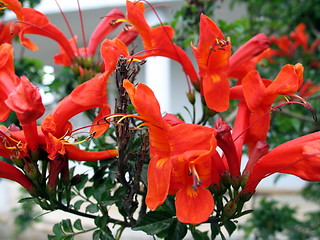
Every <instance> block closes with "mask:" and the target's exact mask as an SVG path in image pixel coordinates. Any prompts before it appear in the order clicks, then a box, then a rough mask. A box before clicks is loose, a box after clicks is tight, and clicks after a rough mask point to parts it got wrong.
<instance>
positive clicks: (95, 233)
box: [92, 230, 101, 240]
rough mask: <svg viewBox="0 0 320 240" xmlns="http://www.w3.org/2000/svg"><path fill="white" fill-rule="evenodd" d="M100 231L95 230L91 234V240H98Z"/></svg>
mask: <svg viewBox="0 0 320 240" xmlns="http://www.w3.org/2000/svg"><path fill="white" fill-rule="evenodd" d="M100 233H101V231H100V230H96V231H94V232H93V233H92V240H100Z"/></svg>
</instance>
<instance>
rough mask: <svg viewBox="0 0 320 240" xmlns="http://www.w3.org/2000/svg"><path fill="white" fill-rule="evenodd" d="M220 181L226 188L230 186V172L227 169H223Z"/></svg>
mask: <svg viewBox="0 0 320 240" xmlns="http://www.w3.org/2000/svg"><path fill="white" fill-rule="evenodd" d="M220 181H221V183H222V184H223V185H224V186H225V187H226V188H229V187H230V183H231V175H230V172H229V171H225V172H224V174H222V175H221V177H220Z"/></svg>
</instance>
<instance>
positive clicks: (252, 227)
mask: <svg viewBox="0 0 320 240" xmlns="http://www.w3.org/2000/svg"><path fill="white" fill-rule="evenodd" d="M295 214H296V210H295V209H294V208H291V207H289V206H288V205H283V206H279V204H278V203H277V202H276V201H275V200H267V199H265V198H263V199H262V200H261V201H260V202H259V206H258V207H256V208H255V210H254V212H253V214H252V215H251V217H250V218H249V220H248V221H247V222H246V224H244V225H243V226H242V227H241V228H242V229H243V230H244V231H245V238H246V239H248V238H249V237H250V236H252V235H253V236H254V237H255V239H266V240H267V239H277V236H278V234H279V233H281V234H284V235H289V234H290V231H293V230H294V229H295V228H297V227H298V226H299V224H300V222H299V221H298V220H297V219H296V217H295Z"/></svg>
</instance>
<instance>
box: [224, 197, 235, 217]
mask: <svg viewBox="0 0 320 240" xmlns="http://www.w3.org/2000/svg"><path fill="white" fill-rule="evenodd" d="M236 210H237V204H236V203H235V202H233V201H229V202H227V204H226V205H225V206H224V208H223V217H224V218H230V217H232V215H233V214H235V212H236Z"/></svg>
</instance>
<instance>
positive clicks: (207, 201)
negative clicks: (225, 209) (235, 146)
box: [124, 80, 216, 224]
mask: <svg viewBox="0 0 320 240" xmlns="http://www.w3.org/2000/svg"><path fill="white" fill-rule="evenodd" d="M124 87H125V88H126V90H127V92H128V94H129V96H130V99H131V102H132V104H133V105H134V107H135V109H136V111H137V112H138V113H139V116H134V117H136V118H138V119H141V120H143V121H144V125H146V126H147V127H148V129H149V136H150V157H151V160H150V163H149V167H148V192H147V197H146V204H147V206H148V207H149V208H150V209H151V210H154V209H156V207H158V206H159V205H160V204H162V203H163V202H164V201H165V199H166V196H167V194H176V211H177V217H178V219H179V221H182V222H186V223H192V224H198V223H200V222H203V221H206V220H207V219H208V218H209V216H210V214H211V213H212V211H213V207H214V202H213V198H212V195H211V193H210V191H209V190H207V189H206V188H207V187H208V186H209V185H210V183H211V171H210V169H211V156H212V154H213V151H214V150H215V147H216V140H215V130H214V129H212V128H208V127H205V126H200V125H195V124H187V123H181V122H177V121H174V122H176V123H177V124H172V123H173V121H172V117H169V120H170V121H169V122H167V121H166V118H164V117H162V116H161V113H160V106H159V103H158V101H157V100H156V98H155V96H154V94H153V92H152V91H151V90H150V89H149V88H148V87H147V86H146V85H144V84H139V85H138V86H137V88H134V86H133V84H132V83H130V82H129V81H128V80H125V81H124ZM182 203H184V204H182Z"/></svg>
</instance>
